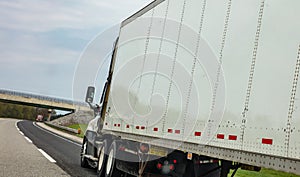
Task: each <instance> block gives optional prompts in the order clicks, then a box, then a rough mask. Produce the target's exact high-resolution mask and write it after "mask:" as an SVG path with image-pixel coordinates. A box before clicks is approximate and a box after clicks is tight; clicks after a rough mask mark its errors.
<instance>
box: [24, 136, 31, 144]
mask: <svg viewBox="0 0 300 177" xmlns="http://www.w3.org/2000/svg"><path fill="white" fill-rule="evenodd" d="M24 138H25V139H26V140H27V141H28V142H29V143H32V141H31V140H30V139H29V138H28V137H26V136H24Z"/></svg>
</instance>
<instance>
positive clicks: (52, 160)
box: [38, 149, 56, 163]
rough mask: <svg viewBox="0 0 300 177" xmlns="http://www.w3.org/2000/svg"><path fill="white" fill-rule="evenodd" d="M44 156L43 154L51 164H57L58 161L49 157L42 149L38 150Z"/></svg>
mask: <svg viewBox="0 0 300 177" xmlns="http://www.w3.org/2000/svg"><path fill="white" fill-rule="evenodd" d="M38 150H39V151H40V152H41V153H42V154H43V156H45V157H46V159H48V160H49V161H50V162H52V163H56V161H55V160H54V159H53V158H52V157H51V156H50V155H48V154H47V153H46V152H45V151H43V150H42V149H38Z"/></svg>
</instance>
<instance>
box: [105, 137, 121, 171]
mask: <svg viewBox="0 0 300 177" xmlns="http://www.w3.org/2000/svg"><path fill="white" fill-rule="evenodd" d="M116 154H117V142H115V141H114V142H113V143H112V144H111V146H110V148H109V151H108V157H107V162H106V170H105V171H106V172H105V177H121V176H122V174H124V173H123V172H121V171H120V170H118V169H117V167H116Z"/></svg>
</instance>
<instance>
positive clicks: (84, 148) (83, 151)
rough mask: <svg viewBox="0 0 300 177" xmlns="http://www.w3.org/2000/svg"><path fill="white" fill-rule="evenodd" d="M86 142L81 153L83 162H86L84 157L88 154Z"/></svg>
mask: <svg viewBox="0 0 300 177" xmlns="http://www.w3.org/2000/svg"><path fill="white" fill-rule="evenodd" d="M86 145H87V144H86V142H84V144H83V146H82V153H81V161H83V160H84V155H85V153H86Z"/></svg>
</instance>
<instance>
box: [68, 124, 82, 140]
mask: <svg viewBox="0 0 300 177" xmlns="http://www.w3.org/2000/svg"><path fill="white" fill-rule="evenodd" d="M68 127H69V128H73V129H80V130H81V131H80V134H77V135H76V136H78V137H80V138H83V137H84V132H85V130H86V128H87V124H73V125H69V126H68Z"/></svg>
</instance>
